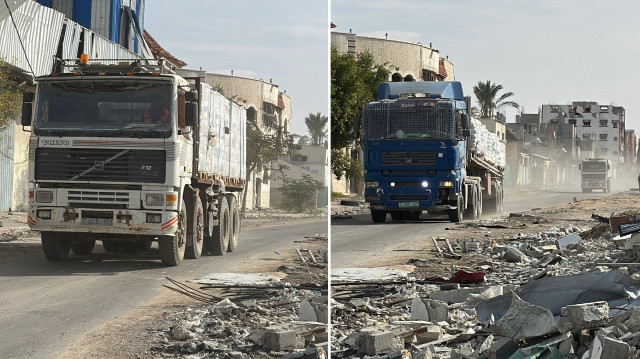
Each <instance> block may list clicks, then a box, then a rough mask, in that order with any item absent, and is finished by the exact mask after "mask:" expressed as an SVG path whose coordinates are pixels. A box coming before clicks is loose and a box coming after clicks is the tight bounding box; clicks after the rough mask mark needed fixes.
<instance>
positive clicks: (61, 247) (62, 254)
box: [40, 232, 71, 262]
mask: <svg viewBox="0 0 640 359" xmlns="http://www.w3.org/2000/svg"><path fill="white" fill-rule="evenodd" d="M40 240H41V241H42V249H43V251H44V256H45V257H46V258H47V259H48V260H50V261H54V262H55V261H61V260H64V259H67V257H68V256H69V248H70V247H71V241H70V240H68V239H66V238H65V239H63V238H62V236H61V234H60V233H56V232H41V233H40Z"/></svg>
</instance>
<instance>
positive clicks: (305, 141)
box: [289, 133, 311, 145]
mask: <svg viewBox="0 0 640 359" xmlns="http://www.w3.org/2000/svg"><path fill="white" fill-rule="evenodd" d="M289 136H291V140H292V141H294V142H296V139H297V140H298V141H297V142H296V143H297V144H298V145H310V144H311V138H309V136H307V135H298V134H295V133H292V134H291V135H289Z"/></svg>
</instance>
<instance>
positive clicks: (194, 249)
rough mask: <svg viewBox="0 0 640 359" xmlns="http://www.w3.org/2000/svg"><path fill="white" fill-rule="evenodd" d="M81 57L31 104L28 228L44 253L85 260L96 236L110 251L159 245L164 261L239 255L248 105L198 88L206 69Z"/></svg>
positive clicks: (44, 82)
mask: <svg viewBox="0 0 640 359" xmlns="http://www.w3.org/2000/svg"><path fill="white" fill-rule="evenodd" d="M85 56H86V55H83V57H82V58H81V60H80V61H78V60H77V59H74V60H61V61H60V62H59V63H57V64H56V67H55V68H56V69H57V71H56V72H54V73H52V74H51V75H48V76H42V77H39V78H37V79H36V84H37V87H36V92H35V94H34V93H28V94H25V98H24V104H23V117H22V124H23V125H24V126H31V140H30V142H29V206H30V208H29V213H28V223H29V226H30V227H31V228H32V229H34V230H38V231H40V232H41V240H42V247H43V250H44V254H45V256H46V258H47V259H49V260H52V261H58V260H63V259H65V258H67V256H68V253H69V250H70V249H71V250H72V251H73V252H74V253H76V254H90V253H91V252H92V251H93V248H94V245H95V243H96V240H101V241H102V244H103V246H104V249H105V250H106V251H111V252H118V251H132V250H135V249H145V248H149V247H150V246H151V243H152V242H153V241H157V242H158V247H159V249H160V258H161V260H162V263H164V264H165V265H169V266H175V265H178V264H179V263H180V262H181V261H182V260H183V258H185V257H186V258H198V257H200V255H201V254H202V253H203V252H212V253H214V254H218V255H222V254H224V253H225V252H227V251H233V250H235V249H236V246H237V240H238V232H239V228H240V214H239V206H238V203H239V200H238V199H239V194H240V193H241V191H242V189H243V188H244V185H245V179H244V178H245V171H246V169H245V157H246V149H245V137H246V135H245V126H246V111H245V109H244V108H242V107H240V106H238V105H236V104H234V103H232V102H230V101H229V100H227V99H226V98H224V96H222V95H221V94H219V93H217V92H215V91H213V89H212V88H211V86H209V85H207V84H205V83H203V81H202V82H201V78H203V77H204V72H202V71H200V72H198V71H191V72H188V71H185V74H186V75H192V74H194V73H199V76H194V77H188V76H184V77H183V76H180V75H178V74H177V73H176V72H175V71H173V69H172V68H170V67H169V64H168V63H167V62H166V61H164V60H137V61H132V60H98V61H96V62H92V63H89V61H88V59H87V58H86V57H85ZM100 61H103V62H102V63H101V62H100ZM114 62H115V63H116V64H113V65H108V64H107V63H114ZM176 71H178V70H176Z"/></svg>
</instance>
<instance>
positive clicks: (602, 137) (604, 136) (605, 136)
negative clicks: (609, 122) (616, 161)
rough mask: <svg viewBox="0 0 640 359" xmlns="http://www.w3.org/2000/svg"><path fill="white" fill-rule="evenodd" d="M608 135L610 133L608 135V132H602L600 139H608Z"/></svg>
mask: <svg viewBox="0 0 640 359" xmlns="http://www.w3.org/2000/svg"><path fill="white" fill-rule="evenodd" d="M607 136H609V135H607V134H606V133H601V134H600V141H606V140H607Z"/></svg>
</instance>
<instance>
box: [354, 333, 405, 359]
mask: <svg viewBox="0 0 640 359" xmlns="http://www.w3.org/2000/svg"><path fill="white" fill-rule="evenodd" d="M357 344H358V350H360V351H361V352H364V353H365V354H367V355H381V354H388V353H391V352H392V351H394V350H396V349H402V348H404V340H402V339H399V340H398V339H396V334H395V333H394V332H393V331H386V330H381V329H380V328H365V329H362V330H361V331H360V338H359V340H358V342H357Z"/></svg>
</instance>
